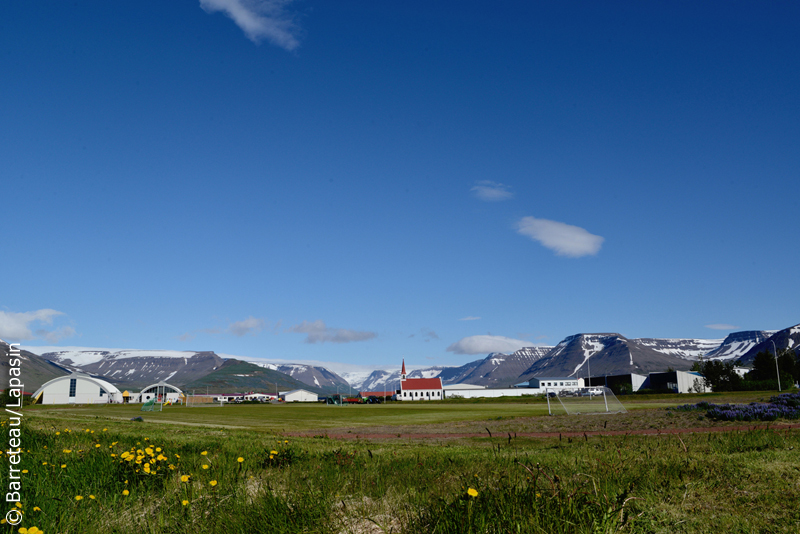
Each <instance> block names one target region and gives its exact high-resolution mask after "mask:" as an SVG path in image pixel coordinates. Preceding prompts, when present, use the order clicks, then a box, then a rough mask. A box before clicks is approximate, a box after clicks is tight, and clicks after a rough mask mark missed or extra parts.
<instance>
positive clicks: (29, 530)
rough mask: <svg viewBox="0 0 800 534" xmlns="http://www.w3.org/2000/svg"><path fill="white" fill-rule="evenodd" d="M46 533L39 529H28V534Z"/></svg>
mask: <svg viewBox="0 0 800 534" xmlns="http://www.w3.org/2000/svg"><path fill="white" fill-rule="evenodd" d="M43 532H44V531H42V530H39V527H31V528H29V529H28V534H43Z"/></svg>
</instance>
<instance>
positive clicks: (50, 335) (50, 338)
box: [36, 326, 75, 343]
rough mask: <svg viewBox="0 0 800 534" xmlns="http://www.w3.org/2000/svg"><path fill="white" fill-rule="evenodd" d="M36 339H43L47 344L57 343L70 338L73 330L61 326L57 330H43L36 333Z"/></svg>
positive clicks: (73, 333)
mask: <svg viewBox="0 0 800 534" xmlns="http://www.w3.org/2000/svg"><path fill="white" fill-rule="evenodd" d="M36 335H37V336H38V337H43V338H44V339H45V340H47V342H48V343H58V342H59V341H61V340H62V339H64V338H68V337H72V336H74V335H75V329H74V328H72V327H71V326H62V327H61V328H59V329H58V330H52V331H48V330H43V329H39V330H37V331H36Z"/></svg>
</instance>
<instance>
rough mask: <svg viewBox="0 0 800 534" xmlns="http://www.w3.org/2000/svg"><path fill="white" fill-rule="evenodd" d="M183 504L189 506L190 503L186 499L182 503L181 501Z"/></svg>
mask: <svg viewBox="0 0 800 534" xmlns="http://www.w3.org/2000/svg"><path fill="white" fill-rule="evenodd" d="M181 504H182V505H184V506H186V505H187V504H189V501H187V500H186V499H184V500H182V501H181Z"/></svg>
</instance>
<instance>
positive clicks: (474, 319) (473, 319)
mask: <svg viewBox="0 0 800 534" xmlns="http://www.w3.org/2000/svg"><path fill="white" fill-rule="evenodd" d="M480 319H481V318H480V317H475V316H473V315H467V316H466V317H462V318H461V319H459V321H480Z"/></svg>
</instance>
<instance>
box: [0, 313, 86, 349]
mask: <svg viewBox="0 0 800 534" xmlns="http://www.w3.org/2000/svg"><path fill="white" fill-rule="evenodd" d="M60 315H64V312H60V311H57V310H51V309H43V310H36V311H32V312H20V313H15V312H6V311H0V338H2V339H4V340H7V341H12V342H13V341H24V340H29V339H34V338H36V337H40V338H44V339H46V340H47V341H49V342H50V343H57V342H58V341H59V340H61V339H63V338H65V337H70V336H74V335H75V329H74V328H72V327H71V326H63V327H61V328H59V329H57V330H48V329H47V328H41V327H40V328H37V329H36V332H35V333H34V332H32V331H31V325H32V324H38V325H51V324H53V318H54V317H58V316H60Z"/></svg>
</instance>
